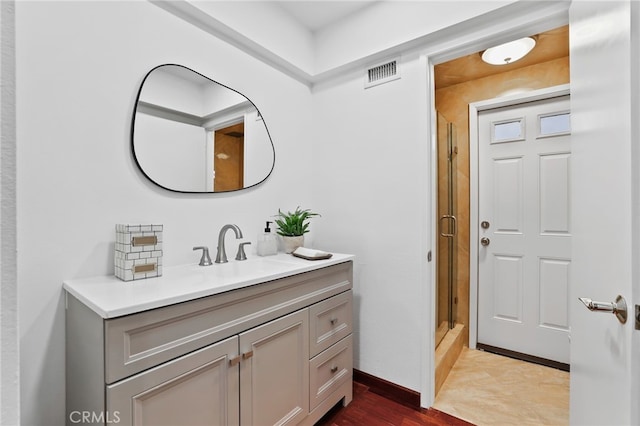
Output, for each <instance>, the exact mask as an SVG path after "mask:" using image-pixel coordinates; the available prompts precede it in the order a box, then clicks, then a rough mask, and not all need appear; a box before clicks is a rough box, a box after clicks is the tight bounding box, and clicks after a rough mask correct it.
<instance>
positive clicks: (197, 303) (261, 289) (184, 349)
mask: <svg viewBox="0 0 640 426" xmlns="http://www.w3.org/2000/svg"><path fill="white" fill-rule="evenodd" d="M351 281H352V266H351V262H346V263H340V264H337V265H333V266H329V267H326V268H322V269H318V270H315V271H310V272H306V273H302V274H299V275H296V276H292V277H287V278H282V279H278V280H274V281H269V282H265V283H262V284H257V285H253V286H250V287H245V288H242V289H238V290H233V291H229V292H226V293H222V294H218V295H215V296H209V297H205V298H202V299H196V300H193V301H189V302H184V303H179V304H176V305H171V306H167V307H164V308H158V309H153V310H149V311H145V312H141V313H137V314H133V315H129V316H124V317H119V318H114V319H109V320H106V321H105V325H104V331H105V337H104V339H105V369H106V371H105V381H106V383H114V382H116V381H118V380H120V379H123V378H125V377H129V376H131V375H133V374H135V373H138V372H140V371H143V370H145V369H147V368H151V367H154V366H156V365H159V364H161V363H163V362H166V361H169V360H171V359H174V358H177V357H179V356H182V355H184V354H186V353H189V352H191V351H194V350H197V349H199V348H202V347H204V346H207V345H210V344H212V343H215V342H218V341H221V340H223V339H226V338H227V337H230V336H232V335H234V334H238V333H241V332H243V331H245V330H248V329H250V328H253V327H256V326H258V325H260V324H264V323H266V322H267V321H271V320H273V319H276V318H278V317H281V316H284V315H287V314H290V313H291V312H294V311H296V310H299V309H302V308H306V307H307V306H309V305H312V304H314V303H316V302H320V301H323V302H322V303H324V300H325V299H327V298H330V297H331V296H333V295H336V294H340V293H341V292H344V291H345V290H348V289H350V288H351ZM350 293H351V292H350V291H349V294H350ZM329 300H330V299H329Z"/></svg>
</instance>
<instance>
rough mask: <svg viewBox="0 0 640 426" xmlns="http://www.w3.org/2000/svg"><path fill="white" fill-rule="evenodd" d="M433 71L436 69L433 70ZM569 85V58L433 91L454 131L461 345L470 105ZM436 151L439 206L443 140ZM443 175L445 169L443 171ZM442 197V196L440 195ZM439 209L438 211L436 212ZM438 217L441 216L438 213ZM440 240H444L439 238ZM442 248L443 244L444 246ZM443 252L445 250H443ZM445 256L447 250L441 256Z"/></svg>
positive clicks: (464, 308)
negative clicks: (510, 95)
mask: <svg viewBox="0 0 640 426" xmlns="http://www.w3.org/2000/svg"><path fill="white" fill-rule="evenodd" d="M436 72H438V71H437V68H436ZM566 83H569V57H568V56H567V57H563V58H559V59H554V60H551V61H548V62H544V63H540V64H536V65H531V66H528V67H525V68H520V69H517V70H513V71H507V72H503V73H500V74H496V75H492V76H488V77H484V78H480V79H477V80H473V81H467V82H464V83H460V84H456V85H454V86H449V87H445V88H442V89H436V102H435V103H436V110H437V111H438V112H439V113H440V114H442V115H443V116H444V117H445V118H446V119H447V120H448V121H450V122H453V123H454V124H455V126H456V128H457V147H458V158H457V160H456V162H457V208H458V211H457V218H458V250H457V259H456V260H457V265H458V276H457V284H458V307H457V309H458V321H457V322H458V323H461V324H465V325H466V326H467V327H465V336H464V342H465V344H467V343H468V341H469V338H468V325H469V227H470V223H469V221H470V218H469V204H470V194H469V104H470V103H472V102H477V101H481V100H485V99H492V98H497V97H500V96H505V95H509V94H513V93H516V92H523V91H530V90H536V89H542V88H545V87H551V86H557V85H560V84H566ZM438 152H439V155H438V156H439V161H438V167H439V178H438V181H439V185H438V186H439V190H438V204H439V205H442V203H444V202H445V200H446V198H441V195H440V194H441V192H442V190H441V189H440V181H441V180H442V179H441V178H440V173H443V172H442V170H443V168H442V167H443V166H445V164H446V163H444V162H443V161H442V160H441V159H440V153H445V154H444V155H445V156H446V138H445V139H444V140H442V141H441V140H440V139H439V140H438ZM444 173H446V168H445V169H444ZM443 195H444V194H443ZM439 210H440V209H439ZM439 214H441V213H440V212H439ZM439 240H444V238H442V237H439ZM443 246H444V245H443ZM445 250H446V249H445ZM438 254H439V256H438V271H439V273H440V271H442V270H443V269H444V268H446V263H442V262H446V256H443V255H442V254H440V248H439V249H438ZM443 254H446V251H445V252H444V253H443ZM443 293H444V292H440V294H439V298H442V297H444V298H445V301H444V302H443V301H441V300H439V301H438V306H439V307H440V306H443V303H444V304H446V297H447V295H446V293H445V294H443Z"/></svg>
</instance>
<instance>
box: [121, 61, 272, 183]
mask: <svg viewBox="0 0 640 426" xmlns="http://www.w3.org/2000/svg"><path fill="white" fill-rule="evenodd" d="M131 141H132V150H133V154H134V157H135V160H136V162H137V164H138V167H139V168H140V170H141V171H142V172H143V173H144V174H145V175H146V176H147V177H148V178H149V179H150V180H151V181H152V182H154V183H155V184H157V185H159V186H161V187H163V188H165V189H168V190H171V191H178V192H226V191H236V190H240V189H243V188H248V187H251V186H254V185H257V184H259V183H260V182H262V181H264V180H265V179H266V178H267V177H268V176H269V174H270V173H271V171H272V170H273V166H274V162H275V151H274V147H273V142H272V141H271V137H270V136H269V131H268V130H267V127H266V124H265V123H264V121H263V119H262V116H261V115H260V112H259V111H258V109H257V108H256V106H255V105H254V104H253V103H252V102H251V101H250V100H249V99H247V98H246V97H245V96H243V95H242V94H240V93H239V92H237V91H235V90H233V89H231V88H229V87H226V86H224V85H222V84H219V83H217V82H215V81H213V80H211V79H209V78H207V77H204V76H203V75H201V74H199V73H197V72H195V71H193V70H191V69H189V68H186V67H184V66H181V65H172V64H167V65H160V66H158V67H156V68H154V69H153V70H151V71H150V72H149V73H148V74H147V76H146V77H145V78H144V80H143V82H142V85H141V87H140V91H139V92H138V99H137V102H136V108H135V111H134V117H133V123H132V131H131Z"/></svg>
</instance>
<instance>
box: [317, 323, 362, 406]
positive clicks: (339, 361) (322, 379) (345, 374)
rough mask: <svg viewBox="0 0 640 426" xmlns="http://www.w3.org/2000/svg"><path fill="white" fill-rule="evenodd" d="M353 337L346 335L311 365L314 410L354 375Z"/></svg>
mask: <svg viewBox="0 0 640 426" xmlns="http://www.w3.org/2000/svg"><path fill="white" fill-rule="evenodd" d="M352 341H353V338H352V335H349V336H347V337H345V338H344V339H342V340H340V341H339V342H338V343H336V344H335V345H333V346H331V347H330V348H329V349H327V350H326V351H324V352H322V353H321V354H320V355H318V356H316V357H315V358H312V359H311V361H310V363H311V365H310V366H309V375H310V377H309V389H310V392H309V399H310V401H309V406H310V410H313V409H314V408H316V407H317V406H318V404H320V403H321V402H322V401H324V399H325V398H326V397H328V396H329V395H331V392H333V391H334V390H336V389H337V388H339V387H340V386H341V385H342V384H343V383H344V382H346V381H350V380H351V379H352V377H353V344H352Z"/></svg>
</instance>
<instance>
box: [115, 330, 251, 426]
mask: <svg viewBox="0 0 640 426" xmlns="http://www.w3.org/2000/svg"><path fill="white" fill-rule="evenodd" d="M237 359H239V358H238V337H237V336H234V337H231V338H229V339H227V340H223V341H222V342H219V343H216V344H213V345H210V346H207V347H205V348H203V349H200V350H197V351H195V352H192V353H190V354H188V355H184V356H182V357H180V358H177V359H175V360H172V361H169V362H166V363H164V364H162V365H160V366H158V367H155V368H152V369H150V370H147V371H145V372H142V373H140V374H137V375H135V376H132V377H130V378H128V379H125V380H122V381H120V382H118V383H115V384H113V385H109V386H107V410H108V411H107V412H108V413H109V414H110V415H111V417H112V418H114V419H115V418H116V416H117V418H118V419H119V421H118V423H119V424H120V425H136V426H141V425H149V426H164V425H166V426H176V425H181V426H182V425H184V426H186V425H193V426H195V425H198V426H200V425H220V426H227V425H238V423H239V414H240V409H239V392H240V391H239V371H238V369H239V366H238V363H237V362H236V360H237Z"/></svg>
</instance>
